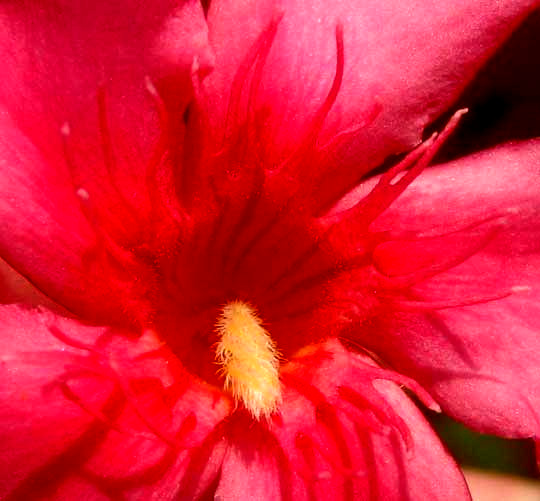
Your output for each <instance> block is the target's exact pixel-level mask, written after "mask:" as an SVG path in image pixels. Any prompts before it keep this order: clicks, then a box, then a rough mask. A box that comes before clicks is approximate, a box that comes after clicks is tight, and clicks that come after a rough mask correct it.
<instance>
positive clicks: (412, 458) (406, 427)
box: [181, 340, 469, 500]
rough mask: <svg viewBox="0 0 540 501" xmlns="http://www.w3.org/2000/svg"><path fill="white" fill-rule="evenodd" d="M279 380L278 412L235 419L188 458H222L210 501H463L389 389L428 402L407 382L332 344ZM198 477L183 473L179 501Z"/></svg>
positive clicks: (457, 477)
mask: <svg viewBox="0 0 540 501" xmlns="http://www.w3.org/2000/svg"><path fill="white" fill-rule="evenodd" d="M282 380H283V381H282V382H283V385H284V393H283V399H284V401H283V405H282V406H281V408H280V415H279V416H275V417H274V418H273V419H272V421H271V422H270V423H257V422H253V421H252V420H251V419H250V418H249V417H248V416H247V415H245V414H243V413H237V414H235V415H233V416H231V418H230V419H229V420H227V421H226V422H223V423H222V424H220V425H219V426H218V428H217V429H216V431H215V432H214V434H213V436H212V437H210V438H209V440H208V441H207V443H206V444H205V447H204V448H203V450H202V451H201V452H195V453H194V455H193V458H192V463H193V465H200V462H201V459H200V456H201V455H205V457H207V458H212V457H216V456H219V457H220V459H221V461H222V464H221V467H220V466H219V464H218V465H217V468H216V467H215V463H212V461H210V462H209V464H214V470H213V474H214V475H215V476H216V475H217V476H218V485H217V489H216V493H215V494H216V496H217V497H220V498H222V499H230V500H236V499H238V500H240V499H246V498H252V499H283V500H285V499H290V500H292V499H294V500H296V499H299V500H304V499H326V498H327V497H328V493H332V494H331V495H332V496H333V497H334V498H335V499H396V500H398V499H411V500H413V499H456V500H457V499H460V500H462V499H468V497H469V496H468V491H467V487H466V485H465V483H464V481H463V478H462V476H461V473H460V472H459V470H458V469H457V467H456V465H455V464H454V462H453V460H452V459H451V458H450V456H449V455H448V453H447V452H446V451H445V450H444V448H443V447H442V446H441V444H440V443H439V442H438V439H437V438H436V436H435V435H434V434H433V431H432V430H431V429H430V427H429V425H428V424H427V423H426V421H425V420H424V418H423V417H422V415H421V414H420V412H419V411H418V410H417V409H416V408H415V406H414V405H413V404H412V402H411V401H410V400H409V399H408V397H406V396H405V394H404V393H403V392H402V391H401V390H400V389H399V388H398V386H397V385H396V384H395V383H396V382H397V383H398V384H404V385H408V386H409V387H410V388H412V390H413V391H416V392H417V393H418V394H419V395H420V397H421V398H424V399H425V400H426V402H428V403H429V402H430V400H429V396H427V395H425V393H424V392H423V391H422V389H421V388H419V387H418V386H417V385H415V383H413V382H412V381H410V380H407V379H406V378H401V377H400V376H399V375H397V374H396V373H393V372H391V371H385V370H382V369H380V368H378V367H376V366H375V365H374V364H373V362H372V361H370V360H368V359H367V357H364V356H360V355H356V354H351V353H349V352H347V351H346V350H345V349H344V348H343V347H342V346H341V345H340V344H339V343H338V342H337V341H335V340H330V341H327V342H325V343H322V344H321V345H319V346H310V347H309V348H307V349H305V350H304V351H303V353H302V354H301V355H299V356H298V357H297V358H296V359H293V360H292V361H291V362H290V363H289V364H287V365H285V366H284V368H283V371H282ZM212 447H213V452H212V453H210V452H209V449H211V448H212ZM435 468H436V470H437V472H438V474H437V476H436V477H435V476H433V475H432V472H433V470H434V469H435ZM203 471H204V470H203V469H196V468H195V467H192V468H191V472H192V477H190V476H189V475H188V476H187V477H186V482H185V483H184V485H183V489H182V490H181V493H182V495H183V496H184V497H183V498H182V499H193V498H195V497H196V494H200V491H197V486H198V485H199V484H198V478H199V476H204V475H207V474H208V470H207V471H206V472H204V473H203ZM219 473H220V474H219Z"/></svg>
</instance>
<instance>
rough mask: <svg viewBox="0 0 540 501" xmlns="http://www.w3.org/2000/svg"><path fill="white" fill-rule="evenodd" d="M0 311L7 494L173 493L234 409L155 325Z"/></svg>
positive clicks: (1, 490)
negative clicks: (137, 332)
mask: <svg viewBox="0 0 540 501" xmlns="http://www.w3.org/2000/svg"><path fill="white" fill-rule="evenodd" d="M0 317H1V320H2V321H1V325H2V333H1V335H2V336H3V343H2V345H3V347H4V348H3V350H2V357H1V360H2V365H1V373H2V374H1V381H2V383H1V386H0V400H1V402H0V403H1V405H0V442H1V443H2V450H1V452H0V471H1V472H3V473H2V474H1V475H0V497H2V499H10V500H11V499H13V500H15V499H34V498H38V497H40V496H43V495H47V496H48V497H47V498H48V499H71V498H70V496H72V493H73V491H74V489H75V488H78V489H79V493H78V494H79V496H82V497H83V498H85V499H101V497H102V496H103V495H104V494H108V495H109V496H112V494H114V495H115V496H118V497H122V498H124V497H125V496H127V497H129V498H137V499H148V498H149V497H150V496H151V495H153V496H157V497H159V499H164V500H167V499H173V498H174V497H175V492H176V490H177V486H178V484H179V482H180V480H181V479H182V477H183V475H184V473H185V470H186V467H187V458H188V457H189V455H190V450H191V448H193V447H195V446H199V445H200V444H201V442H203V440H204V439H205V438H206V436H207V435H208V434H209V432H210V431H211V430H212V429H213V428H214V427H215V425H216V423H217V422H219V421H220V420H222V419H223V417H224V416H225V415H226V414H227V413H228V412H229V409H228V404H227V403H226V402H225V401H224V400H223V399H222V397H221V395H220V394H219V393H218V392H216V391H215V390H212V389H211V388H210V387H208V386H206V385H203V384H201V383H200V382H198V381H197V380H196V379H194V378H192V377H191V376H189V375H188V374H187V373H186V372H185V371H184V370H183V369H182V367H180V366H179V365H178V363H177V361H176V359H175V357H174V356H173V355H172V354H171V353H170V352H169V351H168V350H167V348H165V347H164V346H163V345H162V344H161V343H160V342H159V340H157V338H156V337H155V336H154V335H152V334H151V333H149V332H148V333H146V334H144V335H143V336H141V337H139V338H135V337H131V338H130V337H128V336H127V334H126V333H120V332H113V331H111V330H109V329H105V328H96V327H86V326H83V325H81V324H79V323H78V322H75V321H73V320H66V319H62V318H60V317H56V316H55V315H53V314H52V313H50V312H45V311H44V312H42V313H38V312H35V311H25V310H22V309H21V308H19V307H16V306H3V307H1V308H0ZM53 493H54V494H53ZM70 493H71V494H70ZM113 497H114V496H113Z"/></svg>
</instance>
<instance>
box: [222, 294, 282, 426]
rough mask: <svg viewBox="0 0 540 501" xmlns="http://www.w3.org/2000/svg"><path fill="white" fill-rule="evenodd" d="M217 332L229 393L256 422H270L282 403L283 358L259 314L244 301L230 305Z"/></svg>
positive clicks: (226, 306) (226, 387)
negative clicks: (281, 371) (280, 378)
mask: <svg viewBox="0 0 540 501" xmlns="http://www.w3.org/2000/svg"><path fill="white" fill-rule="evenodd" d="M216 330H217V333H218V334H219V337H220V340H219V342H218V344H217V347H216V359H217V361H218V363H219V364H220V365H221V373H222V375H223V376H224V378H225V383H224V386H225V389H226V390H228V391H229V392H230V393H231V394H232V396H233V398H234V400H235V402H236V404H238V403H241V404H243V406H244V407H245V408H246V409H247V410H248V411H249V412H250V413H251V414H252V415H253V417H254V418H255V419H259V418H261V417H265V418H269V417H270V415H271V414H272V413H273V412H275V411H276V409H277V407H278V405H279V404H280V402H281V388H280V382H279V354H278V351H277V349H276V345H275V343H274V341H273V340H272V338H271V337H270V334H269V333H268V332H267V331H266V329H265V328H264V327H263V326H262V320H261V319H260V318H259V317H258V315H257V313H256V312H255V310H254V309H253V308H252V307H251V306H250V305H248V304H246V303H244V302H242V301H232V302H230V303H227V304H226V305H225V306H224V308H223V310H222V312H221V315H220V317H219V318H218V321H217V323H216Z"/></svg>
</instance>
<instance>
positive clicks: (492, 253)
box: [358, 141, 540, 437]
mask: <svg viewBox="0 0 540 501" xmlns="http://www.w3.org/2000/svg"><path fill="white" fill-rule="evenodd" d="M539 165H540V142H539V141H531V142H529V143H521V144H519V143H518V144H512V145H507V146H504V147H500V148H498V149H495V150H490V151H488V152H484V153H480V154H477V155H475V156H472V157H469V158H465V159H461V160H457V161H454V162H451V163H449V164H446V165H443V166H438V167H433V168H432V169H430V170H428V171H427V172H425V173H424V174H423V175H422V176H421V177H420V178H418V180H416V181H415V182H414V183H413V184H412V185H411V186H410V188H409V189H408V190H407V191H406V193H405V194H404V195H403V196H402V198H401V199H399V200H398V201H397V202H396V204H395V205H394V206H393V207H392V208H391V209H390V210H388V211H387V212H386V213H385V214H383V215H382V216H381V217H380V218H379V220H378V221H377V222H376V228H378V229H382V228H388V227H390V225H391V227H392V229H393V230H395V231H397V232H399V231H402V230H420V231H422V229H423V232H424V233H425V232H426V231H427V228H432V234H437V233H441V232H442V233H444V232H445V231H446V232H449V231H450V232H452V231H454V233H450V234H449V235H448V236H447V237H444V238H445V239H446V240H449V239H452V240H453V247H452V246H450V245H449V244H448V242H447V244H446V245H438V246H437V245H433V244H432V245H431V246H427V245H425V242H424V245H422V241H414V240H412V241H409V242H408V244H404V242H400V241H395V242H393V243H392V242H390V243H387V244H385V245H386V250H385V252H384V257H382V256H380V261H381V263H379V269H381V267H382V271H383V272H385V273H390V272H391V274H392V275H393V277H394V278H397V279H399V278H400V274H402V276H410V274H411V273H416V272H419V273H420V271H419V270H421V267H422V266H424V267H429V266H431V264H432V263H433V262H437V261H441V260H444V259H445V258H448V257H451V253H452V252H454V253H455V252H457V250H456V249H459V248H461V249H467V248H470V247H471V245H472V247H473V248H475V247H476V252H474V253H473V255H470V253H468V251H467V252H466V253H465V254H464V256H463V259H461V260H458V262H455V263H454V265H452V266H449V267H448V269H446V271H445V270H444V268H443V269H442V270H440V271H441V273H438V274H436V275H435V276H433V275H429V274H428V275H427V276H426V279H424V280H420V281H419V282H418V283H417V284H416V285H415V286H414V287H413V288H412V289H411V291H410V294H409V296H408V297H402V298H401V301H397V302H394V303H393V304H392V303H390V304H389V306H388V307H387V308H385V309H383V311H382V312H381V315H380V316H378V317H377V318H375V319H373V321H372V322H368V323H367V324H366V325H364V326H363V328H361V329H359V330H358V332H359V335H360V337H361V339H362V343H363V344H364V346H367V347H369V348H371V349H374V350H377V351H378V353H379V354H381V356H382V357H383V358H384V359H385V360H387V361H388V362H389V363H391V364H392V365H393V366H395V367H396V368H398V370H400V371H403V372H405V373H406V374H408V375H410V376H411V377H414V378H415V379H416V380H418V381H420V382H421V383H422V384H423V385H424V386H425V387H427V388H428V389H429V390H430V391H431V392H432V393H433V394H434V395H435V396H436V398H437V399H438V401H439V402H440V403H441V405H442V406H443V409H444V410H445V411H447V412H449V413H450V414H452V415H453V416H455V417H457V418H459V419H460V420H462V421H464V422H465V423H466V424H468V425H470V426H473V427H475V428H476V429H479V430H481V431H484V432H492V433H497V434H499V435H504V436H510V437H527V436H537V435H538V434H539V431H540V416H539V414H538V410H537V409H538V406H539V399H540V386H539V385H538V381H540V378H539V376H540V373H539V367H538V349H539V346H538V342H539V338H538V321H539V318H540V304H539V303H538V287H539V284H540V272H539V270H540V228H539V226H538V222H539V221H540V219H539V216H540V203H539V192H538V188H539V186H540V177H539V176H540V174H539V170H538V166H539ZM482 221H483V224H477V225H476V226H475V233H471V231H469V230H467V231H464V232H459V231H458V232H457V233H456V232H455V231H457V230H458V229H459V228H460V227H461V228H463V227H466V226H467V225H471V223H473V222H476V223H481V222H482ZM444 230H445V231H444ZM475 234H476V237H475V236H474V235H475ZM478 235H480V240H477V242H479V243H480V246H477V242H475V241H474V238H477V239H478V238H479V237H478ZM486 236H487V237H488V238H485V237H486ZM431 241H432V242H436V241H437V238H434V239H432V240H431ZM439 241H440V240H439ZM471 241H472V244H471ZM398 250H399V252H398ZM418 255H420V256H421V258H420V259H419V258H418ZM460 261H463V262H460ZM505 296H507V297H505ZM497 297H502V298H501V299H496V298H497ZM490 299H493V300H490ZM475 302H476V303H478V304H473V305H470V306H463V305H466V304H467V303H469V304H470V303H475ZM430 305H432V306H431V307H430ZM459 305H462V306H459ZM452 306H453V307H452ZM392 308H394V312H392V311H391V309H392Z"/></svg>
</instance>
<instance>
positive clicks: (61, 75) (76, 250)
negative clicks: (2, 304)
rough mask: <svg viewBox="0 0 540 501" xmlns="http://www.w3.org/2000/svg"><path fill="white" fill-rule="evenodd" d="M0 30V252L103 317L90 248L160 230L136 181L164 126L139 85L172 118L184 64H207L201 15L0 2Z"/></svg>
mask: <svg viewBox="0 0 540 501" xmlns="http://www.w3.org/2000/svg"><path fill="white" fill-rule="evenodd" d="M0 25H1V26H2V29H1V30H0V32H1V34H0V57H1V58H2V61H3V64H4V68H5V71H4V75H3V78H2V82H1V83H0V108H1V109H2V110H3V111H1V112H0V116H1V124H0V130H1V131H2V133H1V138H0V155H1V158H2V164H1V166H0V176H1V183H0V186H1V188H0V191H1V193H0V197H1V199H2V205H1V207H0V209H1V211H0V217H1V219H2V221H3V223H4V225H5V227H4V228H3V231H2V232H1V235H0V254H1V255H2V256H4V257H5V259H6V260H7V261H8V262H9V263H10V264H11V265H12V266H13V267H15V268H16V269H18V270H19V271H20V272H22V273H23V274H24V275H25V276H27V277H29V278H30V279H31V280H32V281H33V282H35V283H37V284H38V285H39V286H40V288H42V289H43V290H46V292H48V293H50V294H51V295H52V296H53V297H54V299H56V300H57V301H61V302H64V303H65V304H67V305H68V306H69V307H72V308H74V307H76V306H77V303H81V301H80V299H81V296H89V297H88V298H87V299H85V300H84V301H85V302H86V303H87V304H86V305H84V306H81V305H80V304H79V310H78V313H81V314H88V312H87V311H85V310H87V309H92V308H93V309H97V310H100V309H101V310H102V309H103V305H104V302H105V303H106V302H107V300H105V301H104V298H105V297H107V296H109V295H108V294H106V292H105V291H104V290H103V289H105V287H100V285H99V283H100V282H102V281H103V277H104V276H111V275H113V279H112V281H113V282H114V281H115V280H116V278H117V277H116V276H117V275H118V272H114V271H113V270H111V269H110V263H109V266H108V265H107V258H103V256H101V261H100V259H99V258H97V259H96V254H99V249H98V251H96V247H99V245H96V241H98V242H103V241H104V240H107V238H108V239H109V240H112V241H116V242H117V243H120V245H122V246H129V247H130V249H133V248H137V247H138V246H140V245H141V242H143V243H148V241H149V240H150V239H151V238H150V237H148V235H147V234H145V232H147V233H148V232H149V233H151V234H152V235H155V234H156V233H159V234H158V235H155V237H156V238H157V237H160V236H162V233H163V232H161V231H160V230H159V229H158V228H156V227H155V225H153V224H151V223H152V221H149V218H150V213H151V211H152V209H153V204H155V202H156V196H155V195H156V194H155V193H154V192H152V191H151V190H150V189H149V187H148V183H147V181H148V179H147V175H148V174H149V172H151V171H152V169H153V168H154V167H155V166H153V164H155V163H156V162H157V160H156V159H155V158H154V157H155V155H156V151H154V148H155V147H156V144H157V143H158V136H159V134H160V132H161V129H162V128H163V126H164V124H163V123H161V122H160V119H159V118H158V111H159V110H158V108H160V106H161V104H160V103H159V99H158V98H157V97H156V95H155V94H154V91H155V89H153V88H150V90H149V89H148V85H149V84H148V81H147V80H146V79H147V78H150V79H151V81H152V82H153V83H154V84H155V85H156V86H157V87H158V88H159V89H160V91H161V94H162V97H163V98H164V99H165V100H166V104H167V105H168V106H169V111H170V112H172V111H174V112H176V113H181V112H182V111H183V108H184V107H185V105H186V103H187V101H188V99H190V98H191V95H192V88H191V70H192V63H193V61H194V60H195V59H196V60H197V65H198V67H199V68H200V69H201V71H202V69H204V68H205V67H206V68H207V67H208V64H209V63H210V61H209V56H208V54H209V49H208V46H207V41H206V24H205V21H204V17H203V13H202V8H201V6H200V4H199V3H198V2H197V1H195V0H188V1H186V2H182V3H181V5H179V4H178V2H174V1H169V0H164V1H157V2H152V3H151V5H147V4H145V3H140V2H133V1H131V0H122V1H120V2H112V3H111V2H108V1H102V0H98V1H96V2H91V3H88V2H82V1H75V2H60V3H59V2H52V3H51V2H46V3H40V2H38V3H36V2H15V3H10V4H3V5H2V6H1V7H0ZM173 83H174V88H175V93H174V96H173V95H172V94H171V93H170V92H169V90H170V87H171V86H173ZM173 100H174V102H173ZM173 107H174V108H173ZM163 133H164V134H165V133H166V131H163ZM179 133H180V131H179ZM176 139H177V140H178V141H180V138H179V137H177V138H176ZM161 147H162V148H163V147H164V146H163V145H161ZM161 154H163V152H161ZM76 193H78V194H79V197H77V196H76ZM83 212H84V214H85V216H83V214H82V213H83ZM158 219H159V218H158ZM96 220H97V221H98V222H99V223H100V224H97V225H94V226H100V231H101V233H105V235H103V234H99V231H98V230H96V228H95V227H93V224H94V223H95V222H96ZM164 238H165V237H164ZM14 240H15V241H16V242H17V244H16V245H13V241H14ZM101 250H103V249H101ZM90 254H93V257H92V259H90V258H89V255H90ZM83 256H85V257H86V260H87V262H88V261H94V264H95V266H93V268H94V269H90V268H92V267H89V266H85V265H84V263H82V261H84V259H83ZM96 261H97V263H96ZM51 264H52V265H51ZM86 264H88V263H86ZM107 267H109V270H108V271H106V268H107ZM125 272H126V270H124V273H125ZM130 273H132V275H133V270H132V271H131V272H130ZM134 274H135V275H136V274H137V272H135V273H134ZM81 275H84V278H82V277H81ZM115 275H116V276H115ZM118 280H119V279H118ZM123 287H124V288H125V287H126V286H125V285H124V286H123ZM62 289H63V290H62ZM100 289H102V290H100ZM112 289H115V286H113V287H112ZM117 292H118V289H117ZM140 292H141V291H139V292H138V293H134V294H132V296H137V295H140ZM104 293H105V295H103V294H104ZM113 294H114V293H113ZM92 296H94V298H92ZM96 296H97V297H101V304H97V301H96V299H95V297H96ZM109 299H111V301H112V302H114V303H116V304H118V301H114V299H113V297H112V295H110V296H109ZM134 302H137V300H134ZM126 306H127V305H124V307H123V308H122V309H124V310H126V309H127V310H130V309H131V310H132V311H136V310H137V309H138V307H140V304H139V305H138V306H137V307H131V308H129V307H128V308H126ZM91 313H93V312H91ZM133 314H135V313H133Z"/></svg>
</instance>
